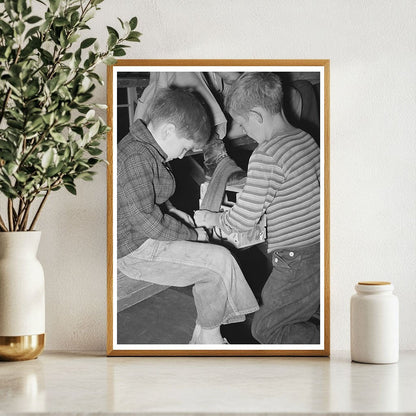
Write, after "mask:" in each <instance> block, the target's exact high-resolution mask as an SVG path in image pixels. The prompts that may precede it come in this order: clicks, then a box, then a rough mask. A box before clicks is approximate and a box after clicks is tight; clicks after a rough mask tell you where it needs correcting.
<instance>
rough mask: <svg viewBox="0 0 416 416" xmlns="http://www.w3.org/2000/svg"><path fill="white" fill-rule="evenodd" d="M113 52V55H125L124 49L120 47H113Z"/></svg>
mask: <svg viewBox="0 0 416 416" xmlns="http://www.w3.org/2000/svg"><path fill="white" fill-rule="evenodd" d="M113 54H114V56H124V55H126V51H125V50H124V49H122V48H118V47H116V48H114V51H113Z"/></svg>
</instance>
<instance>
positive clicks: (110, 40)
mask: <svg viewBox="0 0 416 416" xmlns="http://www.w3.org/2000/svg"><path fill="white" fill-rule="evenodd" d="M117 41H118V37H117V36H116V35H114V34H113V33H110V36H109V37H108V40H107V46H108V49H113V47H114V46H115V45H116V44H117Z"/></svg>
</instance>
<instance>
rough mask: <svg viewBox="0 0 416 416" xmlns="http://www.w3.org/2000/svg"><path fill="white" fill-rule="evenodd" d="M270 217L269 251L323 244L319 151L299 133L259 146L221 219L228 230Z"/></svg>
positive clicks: (253, 223)
mask: <svg viewBox="0 0 416 416" xmlns="http://www.w3.org/2000/svg"><path fill="white" fill-rule="evenodd" d="M263 214H265V215H266V223H267V243H268V251H269V252H271V251H274V250H276V249H279V248H280V249H281V248H289V247H300V246H307V245H310V244H314V243H317V242H319V240H320V152H319V147H318V146H317V144H316V143H315V141H314V139H313V138H312V137H311V136H310V135H309V134H308V133H305V132H304V131H302V130H299V129H295V130H293V131H291V132H290V133H288V134H285V135H281V136H277V137H274V138H272V139H271V140H269V141H267V142H263V143H261V144H259V146H258V147H257V148H256V149H255V150H254V152H253V154H252V155H251V157H250V161H249V165H248V172H247V181H246V184H245V186H244V189H243V190H242V192H241V194H240V196H239V199H238V202H237V203H236V204H235V205H234V206H233V207H232V208H231V209H230V210H229V211H227V212H224V213H223V214H221V216H220V218H219V224H220V228H222V229H224V230H225V231H227V232H231V231H246V230H250V229H252V228H253V226H254V225H255V224H256V223H257V222H258V221H259V219H260V217H261V216H262V215H263Z"/></svg>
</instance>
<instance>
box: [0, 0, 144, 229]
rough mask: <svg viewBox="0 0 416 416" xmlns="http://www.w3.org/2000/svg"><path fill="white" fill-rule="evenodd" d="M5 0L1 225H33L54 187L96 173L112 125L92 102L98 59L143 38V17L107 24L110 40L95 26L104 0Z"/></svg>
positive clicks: (72, 188) (0, 43) (1, 23)
mask: <svg viewBox="0 0 416 416" xmlns="http://www.w3.org/2000/svg"><path fill="white" fill-rule="evenodd" d="M35 1H36V2H37V3H39V4H38V5H37V6H38V7H37V10H38V9H42V13H37V14H43V16H38V15H37V14H35V12H34V11H33V9H32V7H31V6H32V3H31V2H30V0H29V1H28V0H0V193H1V194H3V197H4V198H3V199H4V202H5V205H3V208H4V210H3V216H4V218H2V216H1V212H0V231H26V230H33V229H34V226H35V224H36V222H37V220H38V217H39V214H40V212H41V210H42V208H43V207H44V204H45V201H46V200H47V198H48V196H49V194H50V192H51V191H56V190H58V189H61V188H65V189H67V190H68V191H69V192H71V193H72V194H76V183H75V180H76V179H83V180H87V181H88V180H92V178H93V175H94V171H93V170H92V169H93V168H94V166H95V165H96V164H97V163H99V162H101V161H103V159H101V158H100V154H101V153H102V150H101V149H100V144H101V142H102V141H103V140H104V139H105V137H106V134H107V132H108V130H109V128H108V127H107V125H106V123H105V122H104V121H103V119H102V118H101V117H99V116H98V115H97V114H96V110H97V109H103V108H106V106H105V105H100V104H91V103H90V100H91V98H92V97H93V91H94V89H95V88H96V86H97V84H104V82H103V80H102V79H101V77H100V76H99V75H98V74H97V72H96V67H97V65H98V64H99V63H102V62H103V63H105V64H109V65H112V64H114V63H116V62H117V60H116V59H117V57H119V56H123V55H125V54H126V52H125V49H126V48H127V47H128V45H126V43H128V42H138V41H139V38H140V33H139V32H137V31H136V30H135V29H136V27H137V18H136V17H133V18H131V19H130V20H129V21H127V22H123V21H122V20H120V19H119V21H120V23H121V29H120V33H119V31H117V30H116V29H114V28H113V27H110V26H107V31H108V40H107V44H106V48H105V50H103V51H100V50H99V46H98V44H97V41H96V39H95V38H94V37H86V36H82V37H81V34H83V32H84V33H85V32H88V30H89V29H90V28H89V27H88V24H87V23H88V21H89V20H91V19H92V18H93V17H94V14H95V11H96V10H99V7H98V5H99V4H100V3H102V1H103V0H89V1H88V0H84V1H83V0H48V1H46V0H45V1H42V0H35Z"/></svg>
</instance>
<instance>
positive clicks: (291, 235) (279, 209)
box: [194, 72, 320, 344]
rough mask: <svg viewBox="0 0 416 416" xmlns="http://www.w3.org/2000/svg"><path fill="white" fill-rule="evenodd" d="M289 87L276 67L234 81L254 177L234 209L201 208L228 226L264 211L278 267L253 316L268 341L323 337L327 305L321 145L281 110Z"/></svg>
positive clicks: (242, 226)
mask: <svg viewBox="0 0 416 416" xmlns="http://www.w3.org/2000/svg"><path fill="white" fill-rule="evenodd" d="M282 102H283V91H282V83H281V80H280V78H279V76H278V75H277V74H275V73H259V72H254V73H245V74H243V75H242V76H241V77H240V78H239V79H238V80H237V81H235V83H234V84H233V85H232V87H231V89H230V90H229V92H228V94H227V97H226V107H227V109H228V111H229V113H230V115H231V117H232V118H233V120H234V121H235V122H236V123H238V124H240V125H241V127H242V128H243V130H244V131H245V132H246V134H247V135H248V136H250V137H251V138H252V139H254V140H255V141H256V142H257V143H258V146H257V148H256V149H255V150H254V152H253V154H252V156H251V157H250V160H249V165H248V172H247V181H246V184H245V186H244V189H243V191H242V192H241V194H240V197H239V199H238V202H237V203H236V204H235V205H234V206H233V207H232V208H231V209H230V210H229V211H227V212H222V213H213V212H210V211H205V210H201V211H197V212H196V213H195V217H194V219H195V222H196V224H197V226H204V227H208V228H210V227H213V226H218V227H220V228H221V229H222V230H223V231H225V232H226V233H230V232H232V231H247V230H250V229H252V228H253V227H254V225H255V224H257V222H258V221H259V220H260V218H261V216H262V215H265V216H266V221H267V252H268V256H269V259H270V261H271V262H272V266H273V269H272V272H271V274H270V276H269V277H268V279H267V282H266V284H265V286H264V288H263V290H262V305H261V307H260V310H259V311H257V312H256V313H255V315H254V319H253V324H252V329H251V330H252V333H253V336H254V337H255V338H256V339H257V340H258V341H259V342H260V343H264V344H316V343H319V342H320V331H319V324H317V323H315V322H314V319H312V320H311V318H312V316H313V315H314V314H315V313H316V312H319V306H320V151H319V147H318V146H317V144H316V143H315V141H314V139H313V138H312V137H311V136H310V135H309V134H308V133H306V132H304V131H302V130H300V129H297V128H295V127H293V126H292V125H291V124H289V122H288V121H287V119H286V118H285V116H284V114H283V112H282Z"/></svg>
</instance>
